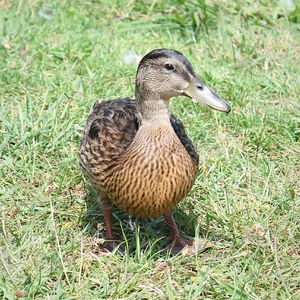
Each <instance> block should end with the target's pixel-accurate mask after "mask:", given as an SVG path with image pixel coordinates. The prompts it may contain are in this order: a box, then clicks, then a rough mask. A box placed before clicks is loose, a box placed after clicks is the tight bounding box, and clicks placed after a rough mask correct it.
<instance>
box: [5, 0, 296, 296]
mask: <svg viewBox="0 0 300 300" xmlns="http://www.w3.org/2000/svg"><path fill="white" fill-rule="evenodd" d="M285 2H286V3H292V6H290V7H289V6H287V5H285V4H284V3H285ZM299 22H300V6H299V2H293V1H250V0H249V1H233V0H232V1H216V0H211V1H204V0H202V1H201V0H199V1H179V0H178V1H175V0H169V1H117V0H114V1H92V0H90V1H89V0H87V1H71V0H69V1H67V0H62V1H58V0H56V1H35V0H31V1H29V0H24V1H7V0H4V1H0V117H1V119H0V141H1V143H0V201H1V202H0V209H1V216H0V218H1V225H0V234H1V235H0V274H1V275H0V295H1V297H2V298H4V299H15V298H17V297H23V298H28V299H32V298H34V299H45V298H47V297H48V298H47V299H300V292H299V291H300V277H299V271H300V270H299V269H300V252H299V249H300V242H299V241H300V219H299V215H300V184H299V176H300V175H299V173H300V163H299V157H300V144H299V136H300V129H299V121H300V119H299V108H300V107H299V87H300V80H299V74H300V67H299V53H300V34H299V31H300V24H299ZM162 47H165V48H173V49H177V50H179V51H181V52H183V53H184V54H185V55H186V56H187V57H188V58H189V59H190V61H191V62H192V64H193V66H194V68H195V70H196V71H197V73H198V74H199V75H200V77H201V78H202V79H203V80H204V81H205V82H206V84H207V85H209V86H210V87H212V88H213V89H214V90H215V91H216V92H218V94H219V95H221V96H222V97H223V98H224V99H226V100H228V101H229V102H230V103H231V105H232V108H233V109H232V112H231V113H230V114H228V115H226V114H222V113H218V112H215V111H211V110H209V109H206V108H204V107H203V106H201V105H198V104H196V103H193V102H191V101H190V100H189V99H186V98H183V97H179V98H176V99H173V100H172V105H171V106H172V111H173V112H174V113H175V114H176V115H178V116H179V117H180V118H181V120H182V122H183V123H184V124H185V126H186V130H187V132H188V134H189V136H190V137H191V139H192V140H193V141H194V143H195V144H196V145H197V148H198V151H199V154H200V172H199V176H198V178H197V180H196V183H195V185H194V187H193V190H192V192H191V193H190V194H189V195H188V196H187V197H186V199H184V200H183V201H182V202H181V203H180V205H178V207H177V208H176V210H175V218H176V220H177V221H178V224H179V227H180V229H181V231H183V232H185V233H186V234H188V235H190V236H197V237H199V238H201V239H207V240H209V241H211V242H213V243H214V244H215V245H216V247H214V248H212V249H207V250H206V251H204V252H200V253H199V254H198V255H196V256H193V257H188V256H185V255H184V254H183V255H177V256H170V255H168V254H165V253H163V252H162V251H161V250H162V249H163V242H164V237H165V235H166V234H167V233H168V230H167V228H166V226H165V222H164V220H163V219H162V218H161V219H157V220H152V221H148V222H146V221H142V220H135V219H134V218H129V217H128V216H127V215H126V214H123V213H122V212H120V211H118V210H115V218H114V219H115V221H114V228H115V230H116V231H117V232H118V233H119V234H120V235H123V239H124V240H125V241H126V245H127V246H128V251H127V252H126V253H125V254H118V253H116V254H114V255H103V254H101V253H100V252H99V248H100V245H101V243H102V242H103V233H104V229H103V217H102V214H101V209H100V208H99V207H98V206H97V205H95V204H94V202H93V199H94V193H93V191H92V190H91V189H90V188H89V187H88V186H87V184H86V182H85V180H84V178H83V176H82V174H81V172H80V170H79V167H78V147H79V143H80V136H81V132H82V128H83V126H84V124H85V121H86V118H87V115H88V112H89V111H90V109H91V106H92V104H93V103H94V101H95V100H96V99H98V98H101V99H110V98H114V97H120V96H131V95H133V94H134V78H135V72H136V65H135V64H126V63H125V62H124V57H125V56H126V55H127V54H128V53H132V52H135V53H137V54H138V55H143V54H145V53H147V52H148V51H150V50H152V49H154V48H162Z"/></svg>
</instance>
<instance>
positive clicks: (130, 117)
mask: <svg viewBox="0 0 300 300" xmlns="http://www.w3.org/2000/svg"><path fill="white" fill-rule="evenodd" d="M139 124H140V121H139V116H138V111H137V108H136V105H135V102H134V100H131V99H129V98H125V99H117V100H111V101H104V102H101V101H97V102H96V103H95V105H94V107H93V111H92V113H91V114H90V116H89V118H88V122H87V126H86V128H85V130H84V135H83V139H82V143H81V147H80V164H81V167H82V169H83V171H84V173H85V175H86V176H87V178H88V179H89V180H90V182H91V184H92V185H93V186H94V188H95V189H96V190H97V191H99V192H101V193H102V194H105V195H106V196H107V197H108V198H109V199H111V200H112V202H113V203H114V204H115V205H116V206H117V207H119V208H120V209H122V210H123V211H125V212H127V213H128V214H130V215H133V216H137V217H142V218H153V217H157V216H159V215H162V214H163V213H165V212H167V211H169V210H171V209H172V208H173V207H174V205H176V204H177V203H178V202H179V201H180V200H181V199H182V198H183V197H184V196H185V195H186V193H187V192H188V191H189V190H190V189H191V187H192V185H193V183H194V180H195V177H196V175H197V165H198V154H197V152H196V151H195V148H194V146H193V144H192V142H191V141H190V139H189V138H188V136H187V135H186V133H185V131H184V128H183V125H182V123H181V122H180V121H179V120H178V119H177V118H176V117H175V116H173V115H172V116H171V117H170V124H169V125H168V124H159V123H158V124H153V125H143V126H140V125H139Z"/></svg>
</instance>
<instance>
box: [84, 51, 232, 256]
mask: <svg viewBox="0 0 300 300" xmlns="http://www.w3.org/2000/svg"><path fill="white" fill-rule="evenodd" d="M180 95H185V96H187V97H189V98H193V99H194V100H196V101H199V102H202V103H204V104H206V105H208V106H209V107H211V108H213V109H216V110H219V111H223V112H229V111H230V106H229V105H228V104H227V103H226V102H225V101H224V100H222V99H221V98H219V97H218V96H217V95H216V94H215V93H214V92H212V91H211V90H210V89H209V88H207V87H206V86H205V85H204V83H203V82H202V81H201V80H200V79H199V77H198V76H197V75H196V73H195V71H194V70H193V68H192V66H191V64H190V62H189V61H188V60H187V58H186V57H184V56H183V54H181V53H180V52H178V51H175V50H169V49H157V50H153V51H151V52H150V53H148V54H147V55H146V56H144V57H143V59H142V60H141V62H140V64H139V66H138V70H137V75H136V90H135V100H133V99H130V98H123V99H116V100H109V101H97V102H96V103H95V104H94V106H93V111H92V113H91V114H90V115H89V117H88V120H87V125H86V127H85V130H84V133H83V138H82V141H81V146H80V165H81V167H82V170H83V173H84V174H85V176H86V177H87V179H88V180H89V181H90V183H91V185H92V186H93V187H94V188H95V189H96V191H97V196H98V199H99V201H101V203H102V205H103V213H104V219H105V223H106V239H107V242H106V244H105V248H106V249H108V250H112V248H113V245H114V243H113V241H114V237H113V234H112V227H111V219H112V203H113V204H115V205H116V206H117V207H118V208H120V209H121V210H123V211H125V212H126V213H128V214H130V215H133V216H136V217H141V218H154V217H158V216H160V215H164V216H165V219H166V222H167V224H168V225H169V226H170V228H171V230H172V236H171V237H172V240H173V243H172V246H173V250H175V251H177V252H178V251H180V250H181V249H182V248H183V247H185V246H191V250H192V249H193V247H192V246H193V245H194V242H193V241H191V240H188V239H185V238H183V237H181V236H180V233H179V230H178V228H177V226H176V224H175V221H174V219H173V217H172V213H171V210H172V208H173V207H174V206H175V205H176V204H177V203H178V202H179V201H180V200H182V199H183V198H184V196H185V195H186V194H187V193H188V192H189V191H190V190H191V188H192V186H193V184H194V181H195V179H196V176H197V171H198V154H197V152H196V150H195V147H194V146H193V144H192V142H191V141H190V139H189V138H188V136H187V135H186V133H185V131H184V128H183V125H182V123H181V122H180V120H178V119H177V118H176V117H175V116H173V115H170V113H169V100H170V98H171V97H174V96H180Z"/></svg>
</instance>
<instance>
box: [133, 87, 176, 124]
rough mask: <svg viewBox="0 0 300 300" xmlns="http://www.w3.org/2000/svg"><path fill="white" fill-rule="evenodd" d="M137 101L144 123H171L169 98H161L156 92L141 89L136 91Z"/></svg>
mask: <svg viewBox="0 0 300 300" xmlns="http://www.w3.org/2000/svg"><path fill="white" fill-rule="evenodd" d="M135 101H136V104H137V107H138V110H139V112H140V113H141V117H142V124H145V123H153V124H160V123H165V124H168V125H169V124H170V115H169V100H165V99H161V97H160V95H159V94H158V93H155V92H152V91H151V92H150V91H145V90H143V92H142V93H141V92H140V91H139V89H137V90H136V93H135Z"/></svg>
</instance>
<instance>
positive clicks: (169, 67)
mask: <svg viewBox="0 0 300 300" xmlns="http://www.w3.org/2000/svg"><path fill="white" fill-rule="evenodd" d="M165 68H166V69H167V70H169V71H172V70H174V69H175V67H174V66H173V65H171V64H165Z"/></svg>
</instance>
